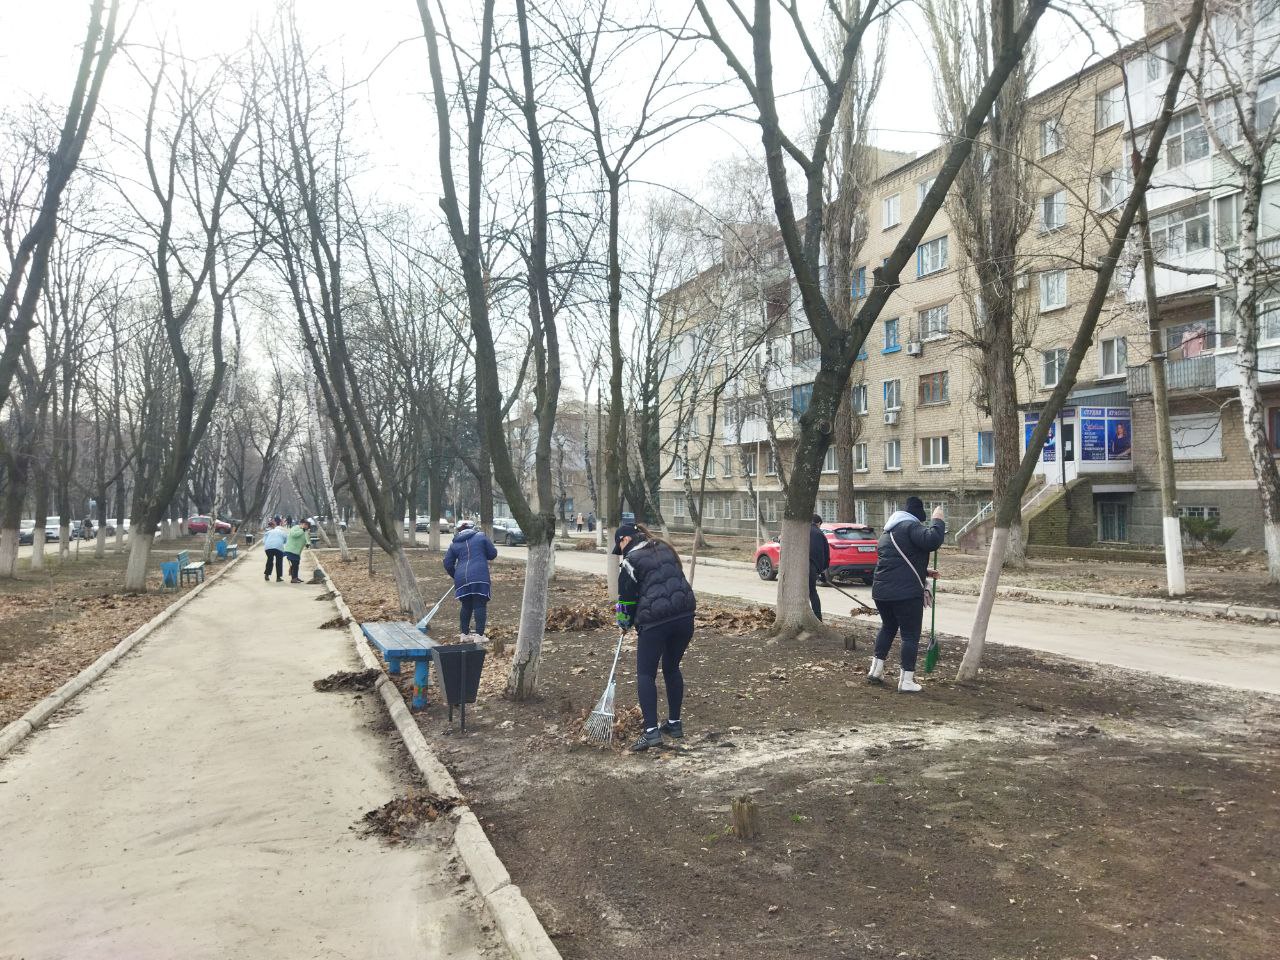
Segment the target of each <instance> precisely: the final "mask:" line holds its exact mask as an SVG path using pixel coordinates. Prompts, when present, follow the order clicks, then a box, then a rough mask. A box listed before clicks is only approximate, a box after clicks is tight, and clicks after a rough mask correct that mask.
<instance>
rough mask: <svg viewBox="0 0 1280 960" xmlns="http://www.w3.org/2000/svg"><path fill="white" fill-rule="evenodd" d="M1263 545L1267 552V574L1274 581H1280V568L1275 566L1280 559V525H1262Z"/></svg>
mask: <svg viewBox="0 0 1280 960" xmlns="http://www.w3.org/2000/svg"><path fill="white" fill-rule="evenodd" d="M1262 543H1263V546H1264V547H1266V550H1267V573H1268V574H1270V575H1271V579H1272V580H1276V581H1280V567H1276V566H1275V565H1274V564H1273V560H1274V558H1276V557H1280V523H1264V524H1263V525H1262Z"/></svg>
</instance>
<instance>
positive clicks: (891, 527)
mask: <svg viewBox="0 0 1280 960" xmlns="http://www.w3.org/2000/svg"><path fill="white" fill-rule="evenodd" d="M946 535H947V524H946V522H945V521H944V520H943V513H942V507H937V508H935V509H934V511H933V522H932V523H931V524H929V526H925V524H924V504H923V503H922V502H921V500H920V498H919V497H907V509H906V510H898V511H896V512H895V513H894V514H893V516H891V517H890V518H889V522H888V523H886V524H885V525H884V533H883V534H881V536H880V544H879V547H878V550H879V560H878V561H877V562H876V573H875V577H874V578H873V580H872V581H871V599H872V600H873V601H875V605H876V609H877V610H879V611H880V633H879V634H878V635H877V636H876V652H875V656H874V657H873V658H872V660H871V667H870V669H868V670H867V679H868V680H869V681H871V682H872V683H883V682H884V662H885V659H886V658H887V657H888V656H889V649H890V648H891V647H892V646H893V639H894V637H895V635H897V634H898V633H899V632H901V633H902V673H901V674H900V675H899V677H898V692H899V693H919V692H920V684H918V683H916V680H915V674H916V651H917V649H918V648H919V646H920V624H921V622H922V621H923V620H924V589H925V588H924V581H925V577H926V576H927V575H928V567H929V554H931V553H932V552H933V551H934V550H937V549H938V548H939V547H940V546H942V541H943V540H944V539H945V537H946Z"/></svg>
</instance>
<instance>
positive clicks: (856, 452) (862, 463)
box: [853, 443, 868, 473]
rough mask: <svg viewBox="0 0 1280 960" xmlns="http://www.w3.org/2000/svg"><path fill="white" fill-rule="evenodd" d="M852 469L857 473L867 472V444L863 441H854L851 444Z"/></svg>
mask: <svg viewBox="0 0 1280 960" xmlns="http://www.w3.org/2000/svg"><path fill="white" fill-rule="evenodd" d="M853 469H854V470H855V471H857V472H858V473H866V472H867V469H868V467H867V445H866V444H865V443H855V444H854V445H853Z"/></svg>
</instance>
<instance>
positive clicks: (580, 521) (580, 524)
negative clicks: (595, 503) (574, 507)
mask: <svg viewBox="0 0 1280 960" xmlns="http://www.w3.org/2000/svg"><path fill="white" fill-rule="evenodd" d="M586 522H587V518H586V517H584V516H583V515H582V511H581V510H579V511H578V532H579V533H581V532H582V527H583V524H585V523H586Z"/></svg>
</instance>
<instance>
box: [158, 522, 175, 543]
mask: <svg viewBox="0 0 1280 960" xmlns="http://www.w3.org/2000/svg"><path fill="white" fill-rule="evenodd" d="M160 539H162V540H172V539H173V521H172V520H169V519H168V518H166V519H164V520H161V521H160Z"/></svg>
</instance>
